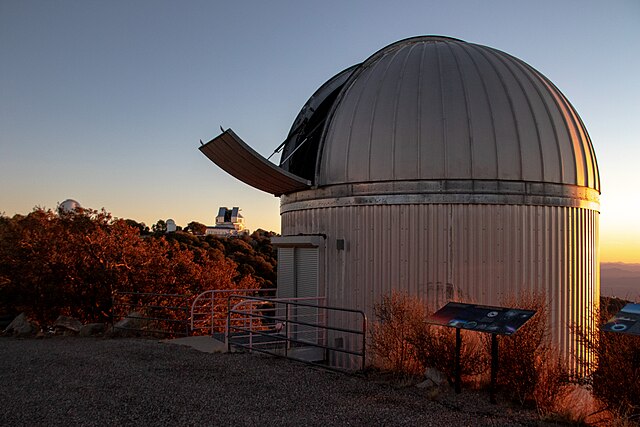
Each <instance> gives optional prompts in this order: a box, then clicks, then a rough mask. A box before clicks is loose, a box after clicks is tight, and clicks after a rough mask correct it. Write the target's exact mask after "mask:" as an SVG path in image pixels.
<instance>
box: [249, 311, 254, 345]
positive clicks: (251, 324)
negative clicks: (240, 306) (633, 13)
mask: <svg viewBox="0 0 640 427" xmlns="http://www.w3.org/2000/svg"><path fill="white" fill-rule="evenodd" d="M250 306H251V309H250V310H249V351H251V350H252V349H253V307H254V306H255V304H254V303H250Z"/></svg>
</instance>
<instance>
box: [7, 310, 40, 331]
mask: <svg viewBox="0 0 640 427" xmlns="http://www.w3.org/2000/svg"><path fill="white" fill-rule="evenodd" d="M36 329H37V328H36V327H34V326H33V325H32V324H31V322H29V320H28V319H27V315H26V314H24V313H21V314H19V315H18V316H17V317H16V318H15V319H13V321H12V322H11V323H9V326H7V329H5V330H4V332H5V333H10V334H12V335H14V336H17V337H28V336H30V335H32V334H33V333H34V332H36Z"/></svg>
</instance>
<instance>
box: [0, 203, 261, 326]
mask: <svg viewBox="0 0 640 427" xmlns="http://www.w3.org/2000/svg"><path fill="white" fill-rule="evenodd" d="M256 286H258V283H257V282H256V280H255V279H254V278H253V277H252V276H251V275H242V276H241V275H239V274H238V271H237V264H236V263H235V262H233V261H232V260H230V259H227V258H225V257H224V256H220V251H218V250H216V249H212V248H197V247H185V246H184V245H181V244H180V243H179V242H178V241H168V240H167V239H165V238H164V237H160V238H142V237H141V236H140V230H139V229H138V228H136V227H133V226H131V225H130V224H129V223H128V222H127V221H125V220H120V219H114V218H112V217H111V215H110V214H109V213H107V212H105V211H104V210H102V211H96V210H92V209H77V210H75V211H73V212H70V213H69V212H67V213H65V212H58V213H56V212H53V211H51V210H44V209H41V208H36V209H34V210H33V212H31V213H30V214H28V215H26V216H22V215H16V216H14V217H12V218H8V217H5V216H0V310H2V311H5V312H11V313H14V314H15V313H16V312H20V311H24V312H26V313H27V314H29V315H30V316H31V317H32V318H34V319H36V320H37V321H39V322H40V323H41V324H43V325H46V324H51V322H52V321H53V320H55V318H56V317H57V316H58V315H60V314H64V315H70V316H75V317H78V318H80V319H81V320H83V321H94V322H97V321H106V320H108V319H109V316H110V313H111V304H112V295H113V293H114V292H115V291H127V292H154V293H171V294H184V295H195V294H197V293H199V292H201V291H202V290H206V289H236V288H253V287H256Z"/></svg>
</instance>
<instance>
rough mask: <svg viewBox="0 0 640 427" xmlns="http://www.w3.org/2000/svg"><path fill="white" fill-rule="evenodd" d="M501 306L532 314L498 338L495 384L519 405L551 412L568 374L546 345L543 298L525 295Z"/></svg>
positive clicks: (538, 295)
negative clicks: (516, 330) (521, 323)
mask: <svg viewBox="0 0 640 427" xmlns="http://www.w3.org/2000/svg"><path fill="white" fill-rule="evenodd" d="M502 304H503V305H505V306H508V307H514V308H520V309H524V310H535V311H536V314H535V315H534V316H533V317H532V318H531V319H529V321H528V322H527V323H525V324H524V326H522V327H521V328H520V329H519V330H518V332H517V333H515V334H514V335H511V336H508V337H500V338H499V344H498V351H499V357H500V362H499V365H498V378H497V382H498V385H499V386H501V387H502V388H503V389H504V390H505V391H508V393H509V394H510V395H511V396H512V398H513V400H515V401H516V402H518V403H520V404H521V405H531V406H535V407H536V408H538V410H539V411H541V413H548V412H550V411H553V410H555V402H556V399H557V398H558V397H559V395H560V392H561V390H562V388H563V387H564V386H565V385H566V384H567V383H568V379H569V375H568V370H567V368H566V366H567V365H566V362H565V361H564V360H562V359H561V357H560V356H559V355H558V354H557V352H556V351H555V350H554V349H553V348H552V347H551V344H550V340H549V325H548V319H549V316H548V313H549V308H548V304H547V302H546V298H545V296H544V294H539V293H525V294H522V295H520V296H519V297H518V298H514V297H510V298H507V299H505V300H504V301H503V302H502ZM486 341H487V348H489V340H488V339H487V340H486Z"/></svg>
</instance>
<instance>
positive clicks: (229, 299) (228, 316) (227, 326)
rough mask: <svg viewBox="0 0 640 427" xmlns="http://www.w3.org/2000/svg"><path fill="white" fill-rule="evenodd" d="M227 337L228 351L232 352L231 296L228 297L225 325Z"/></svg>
mask: <svg viewBox="0 0 640 427" xmlns="http://www.w3.org/2000/svg"><path fill="white" fill-rule="evenodd" d="M224 336H225V339H226V340H227V352H229V353H231V297H230V296H229V297H227V324H226V326H225V334H224Z"/></svg>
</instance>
